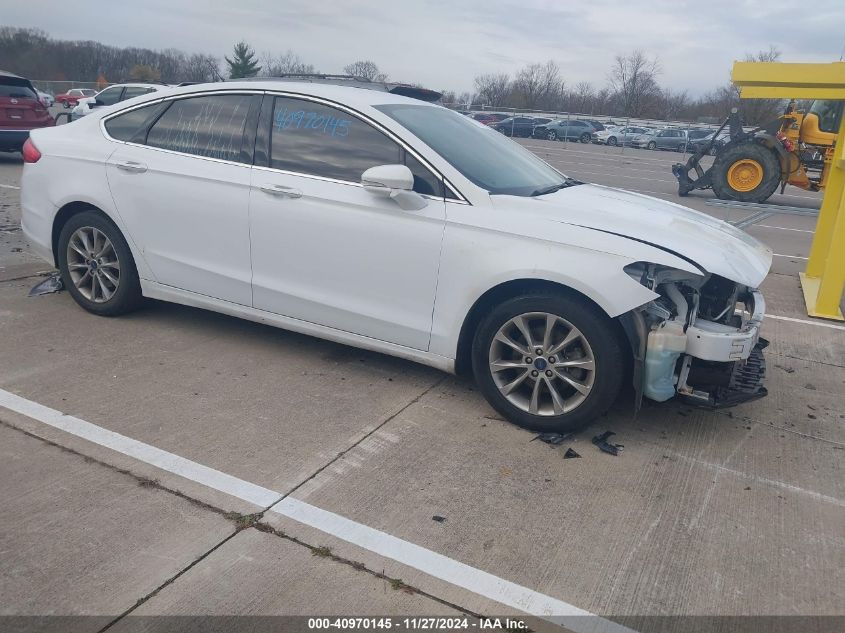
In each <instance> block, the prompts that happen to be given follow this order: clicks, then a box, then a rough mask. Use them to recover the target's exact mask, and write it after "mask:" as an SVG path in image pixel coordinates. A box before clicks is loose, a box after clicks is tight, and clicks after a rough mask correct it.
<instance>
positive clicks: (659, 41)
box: [0, 0, 845, 96]
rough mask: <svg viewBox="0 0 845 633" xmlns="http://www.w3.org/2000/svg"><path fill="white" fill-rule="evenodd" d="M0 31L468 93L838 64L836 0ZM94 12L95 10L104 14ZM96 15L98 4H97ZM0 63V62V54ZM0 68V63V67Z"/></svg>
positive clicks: (235, 0) (418, 10) (407, 4)
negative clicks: (485, 77) (290, 58)
mask: <svg viewBox="0 0 845 633" xmlns="http://www.w3.org/2000/svg"><path fill="white" fill-rule="evenodd" d="M0 6H2V11H0V23H2V24H3V25H8V26H21V27H37V28H40V29H43V30H45V31H47V32H48V33H49V34H50V35H52V36H53V37H56V38H61V39H86V40H87V39H91V40H98V41H101V42H103V43H106V44H113V45H121V46H138V47H146V48H153V49H164V48H178V49H181V50H183V51H185V52H188V53H194V52H203V53H211V54H214V55H217V56H219V57H221V58H222V56H223V55H225V54H229V53H230V51H231V49H232V46H233V45H234V44H235V43H236V42H238V41H240V40H245V41H246V42H248V43H249V44H250V45H251V46H252V47H253V48H254V49H255V50H256V51H257V52H258V53H261V52H263V51H271V52H277V53H283V52H284V51H286V50H288V49H290V50H292V51H293V52H295V53H296V54H298V55H299V56H300V57H301V58H302V59H303V61H305V62H307V63H311V64H313V65H314V66H315V67H316V68H317V69H318V70H319V71H321V72H327V73H329V72H334V73H339V72H342V69H343V66H345V65H346V64H348V63H350V62H352V61H355V60H358V59H370V60H373V61H374V62H376V64H378V66H379V67H380V68H381V70H382V71H383V72H386V73H387V74H388V75H389V77H390V79H392V80H396V81H405V82H415V83H420V84H422V85H424V86H426V87H428V88H432V89H436V90H454V91H456V92H463V91H464V90H467V91H472V85H473V78H474V77H475V76H476V75H479V74H483V73H499V72H507V73H510V74H511V75H513V74H514V73H515V72H516V71H517V70H519V68H520V67H522V66H524V65H526V64H529V63H532V62H537V61H541V62H544V61H546V60H549V59H552V60H554V61H555V62H557V63H558V65H559V66H560V67H561V70H562V76H563V78H564V79H565V81H566V83H567V84H568V85H569V86H574V85H575V84H577V83H579V82H582V81H589V82H591V83H592V84H593V85H595V86H596V87H601V86H604V85H605V84H606V83H607V77H608V74H609V72H610V68H611V66H612V64H613V60H614V57H615V56H616V55H617V54H625V53H628V52H630V51H632V50H634V49H641V50H643V51H645V52H646V53H647V54H648V55H650V56H654V57H657V59H658V60H659V62H660V66H661V68H662V73H661V76H660V82H661V84H662V85H664V86H666V87H668V88H671V89H673V90H687V91H688V92H689V94H690V95H691V96H698V95H701V94H703V93H705V92H707V91H709V90H710V89H712V88H714V87H715V86H717V85H721V84H723V83H725V82H727V80H728V79H729V76H730V68H731V63H732V61H733V60H735V59H742V58H743V57H744V56H745V54H746V53H755V52H757V51H760V50H767V49H768V48H769V46H770V45H774V46H776V47H777V48H778V49H779V50H780V51H781V52H782V57H781V59H782V61H796V62H797V61H818V62H830V61H836V60H839V59H840V58H841V57H842V55H843V52H845V0H813V1H812V2H804V3H801V2H789V1H786V0H709V1H706V2H702V1H701V0H698V1H697V2H687V1H686V0H582V1H580V2H568V1H566V0H556V1H555V0H518V1H514V0H355V1H352V0H322V1H315V0H282V1H281V2H275V3H273V2H268V1H266V0H265V1H263V2H262V1H260V0H228V1H225V2H224V1H221V0H141V1H140V2H126V1H125V0H111V2H108V3H106V2H104V1H103V0H74V1H73V2H67V1H66V0H61V1H57V0H41V1H39V2H13V1H12V0H0ZM106 7H107V9H106ZM104 9H105V10H104ZM0 62H2V60H0ZM0 65H2V64H0Z"/></svg>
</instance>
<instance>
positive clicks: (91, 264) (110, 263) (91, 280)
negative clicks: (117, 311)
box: [67, 226, 120, 303]
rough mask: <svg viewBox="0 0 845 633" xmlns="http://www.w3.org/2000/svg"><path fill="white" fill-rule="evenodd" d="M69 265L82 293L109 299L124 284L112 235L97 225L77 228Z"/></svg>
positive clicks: (70, 244) (90, 297)
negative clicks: (121, 281)
mask: <svg viewBox="0 0 845 633" xmlns="http://www.w3.org/2000/svg"><path fill="white" fill-rule="evenodd" d="M67 269H68V273H69V275H70V279H71V281H72V282H73V285H74V286H76V288H77V290H79V293H80V294H81V295H82V296H83V297H85V298H86V299H88V300H89V301H93V302H94V303H105V302H106V301H108V300H109V299H111V298H112V297H113V296H114V293H115V292H116V291H117V288H118V286H119V285H120V260H119V259H118V257H117V252H116V251H115V249H114V245H113V244H112V243H111V240H110V239H109V238H108V236H107V235H106V234H105V233H103V232H102V231H101V230H100V229H97V228H94V227H93V226H83V227H80V228H78V229H76V231H74V232H73V235H71V236H70V240H69V241H68V245H67Z"/></svg>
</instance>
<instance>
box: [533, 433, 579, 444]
mask: <svg viewBox="0 0 845 633" xmlns="http://www.w3.org/2000/svg"><path fill="white" fill-rule="evenodd" d="M572 435H573V434H572V433H563V434H561V433H540V434H539V435H537V436H535V437H533V438H531V441H532V442H533V441H534V440H540V441H541V442H545V443H546V444H550V445H552V446H560V445H561V444H563V443H564V442H565V441H566V440H567V439H569V438H570V437H572Z"/></svg>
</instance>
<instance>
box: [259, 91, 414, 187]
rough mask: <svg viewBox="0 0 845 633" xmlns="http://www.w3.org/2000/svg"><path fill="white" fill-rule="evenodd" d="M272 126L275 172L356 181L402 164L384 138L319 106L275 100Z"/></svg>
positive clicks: (397, 151) (358, 121)
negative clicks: (372, 169) (378, 167)
mask: <svg viewBox="0 0 845 633" xmlns="http://www.w3.org/2000/svg"><path fill="white" fill-rule="evenodd" d="M272 125H273V130H272V132H271V133H270V167H273V168H274V169H284V170H285V171H292V172H297V173H301V174H310V175H314V176H322V177H324V178H334V179H336V180H345V181H348V182H360V181H361V174H363V173H364V172H365V171H366V170H367V169H369V168H370V167H374V166H376V165H395V164H398V163H401V162H402V161H401V152H400V147H399V145H397V144H396V143H394V142H393V141H392V140H391V139H389V138H388V137H387V136H385V135H384V134H382V133H381V132H379V131H378V130H377V129H376V128H374V127H373V126H371V125H370V124H369V123H366V122H364V121H362V120H361V119H359V118H357V117H355V116H353V115H351V114H348V113H346V112H344V111H342V110H338V109H336V108H332V107H329V106H326V105H323V104H321V103H314V102H312V101H306V100H303V99H293V98H290V97H276V101H275V103H274V105H273V121H272ZM409 166H410V165H409ZM412 171H413V170H412Z"/></svg>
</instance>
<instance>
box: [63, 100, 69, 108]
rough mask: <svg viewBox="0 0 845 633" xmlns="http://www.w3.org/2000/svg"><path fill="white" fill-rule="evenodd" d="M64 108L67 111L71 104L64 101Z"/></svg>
mask: <svg viewBox="0 0 845 633" xmlns="http://www.w3.org/2000/svg"><path fill="white" fill-rule="evenodd" d="M62 107H63V108H64V109H65V110H67V109H68V108H69V107H70V103H69V102H67V101H62Z"/></svg>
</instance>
